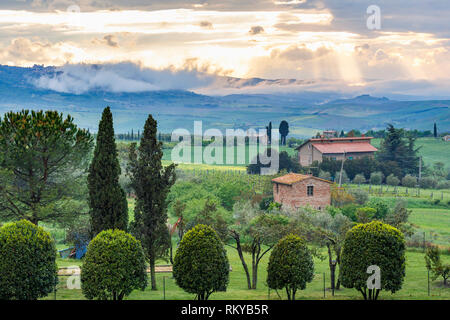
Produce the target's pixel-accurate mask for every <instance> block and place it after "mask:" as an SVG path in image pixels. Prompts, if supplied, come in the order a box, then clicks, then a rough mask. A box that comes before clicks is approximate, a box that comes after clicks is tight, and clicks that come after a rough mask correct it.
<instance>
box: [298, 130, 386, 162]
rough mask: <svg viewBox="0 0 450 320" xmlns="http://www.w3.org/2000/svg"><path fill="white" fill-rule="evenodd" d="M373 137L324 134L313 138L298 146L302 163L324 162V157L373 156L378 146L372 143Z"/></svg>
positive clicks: (337, 158)
mask: <svg viewBox="0 0 450 320" xmlns="http://www.w3.org/2000/svg"><path fill="white" fill-rule="evenodd" d="M371 139H373V138H372V137H346V138H336V137H330V136H329V135H322V136H321V137H319V138H311V139H309V140H307V141H305V142H304V143H303V144H301V145H300V146H299V147H297V148H296V150H297V151H298V160H299V162H300V165H302V166H304V167H307V166H310V165H311V164H312V163H313V162H314V161H318V162H322V160H323V159H324V158H329V159H332V160H343V159H348V160H352V159H357V158H362V157H366V156H369V157H373V155H374V153H375V151H378V149H377V148H375V147H374V146H372V145H371V143H370V140H371Z"/></svg>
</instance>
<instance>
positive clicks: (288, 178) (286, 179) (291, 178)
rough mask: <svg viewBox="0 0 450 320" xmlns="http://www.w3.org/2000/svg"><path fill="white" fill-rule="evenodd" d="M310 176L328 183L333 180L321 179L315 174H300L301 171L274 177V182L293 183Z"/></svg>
mask: <svg viewBox="0 0 450 320" xmlns="http://www.w3.org/2000/svg"><path fill="white" fill-rule="evenodd" d="M310 178H311V179H316V180H321V181H324V182H328V183H332V182H331V181H328V180H325V179H320V178H317V177H314V176H309V175H305V174H300V173H288V174H285V175H284V176H281V177H278V178H275V179H272V182H275V183H281V184H287V185H292V184H294V183H297V182H300V181H302V180H306V179H310Z"/></svg>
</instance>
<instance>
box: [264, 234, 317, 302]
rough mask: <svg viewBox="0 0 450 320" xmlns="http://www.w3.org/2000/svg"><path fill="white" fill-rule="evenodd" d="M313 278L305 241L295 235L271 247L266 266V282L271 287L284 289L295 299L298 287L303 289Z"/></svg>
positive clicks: (312, 268)
mask: <svg viewBox="0 0 450 320" xmlns="http://www.w3.org/2000/svg"><path fill="white" fill-rule="evenodd" d="M313 278H314V262H313V258H312V255H311V252H310V251H309V249H308V247H307V246H306V243H305V241H304V240H303V239H302V238H300V237H298V236H295V235H292V234H291V235H288V236H286V237H284V238H283V239H281V240H280V241H279V242H278V243H277V244H276V245H275V247H274V248H273V251H272V253H271V254H270V258H269V265H268V267H267V284H268V286H269V288H271V289H283V288H285V289H286V293H287V296H288V299H289V300H295V293H296V292H297V290H298V289H300V290H304V289H305V288H306V284H307V283H308V282H311V281H312V280H313Z"/></svg>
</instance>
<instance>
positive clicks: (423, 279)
mask: <svg viewBox="0 0 450 320" xmlns="http://www.w3.org/2000/svg"><path fill="white" fill-rule="evenodd" d="M227 255H228V259H229V261H230V265H231V267H232V271H231V272H230V282H229V285H228V288H227V291H226V292H218V293H214V294H213V295H212V296H211V299H222V300H224V299H226V300H266V299H271V300H278V299H280V297H281V298H282V299H286V294H285V292H284V291H279V292H278V293H279V294H280V297H279V296H278V295H277V293H276V292H275V291H273V290H272V291H270V296H269V291H268V288H267V285H266V283H265V281H266V277H267V271H266V267H267V263H268V258H269V256H268V255H266V256H265V257H264V258H263V259H262V261H261V263H260V267H259V273H258V287H257V289H256V290H248V289H247V287H246V278H245V273H244V270H243V267H242V265H241V262H240V260H239V257H238V254H237V253H236V250H234V249H232V248H227ZM406 257H407V265H406V277H405V281H404V284H403V288H402V289H401V290H400V291H398V292H396V293H395V294H391V293H390V292H383V291H382V292H381V294H380V299H386V300H389V299H398V300H400V299H402V300H408V299H433V300H434V299H446V300H448V299H450V289H449V288H443V287H442V286H440V284H439V282H440V281H439V280H436V281H434V282H432V283H431V295H430V296H428V292H427V269H426V267H425V261H424V254H423V253H420V252H413V251H408V252H407V255H406ZM443 258H444V259H445V261H449V262H450V257H449V256H443ZM246 259H247V261H250V260H249V259H250V257H249V256H247V257H246ZM314 263H315V277H314V280H313V281H312V282H311V283H310V284H308V286H307V288H306V289H305V290H304V291H299V292H298V294H297V299H298V300H303V299H314V300H320V299H362V296H361V294H360V293H359V292H357V291H356V290H355V289H346V288H342V289H341V290H339V291H336V294H335V296H334V297H332V295H331V291H330V290H329V287H330V284H329V269H328V262H327V261H326V260H324V261H320V260H319V259H317V258H316V259H315V260H314ZM58 264H59V265H60V266H73V265H77V264H79V262H78V263H73V262H72V260H71V261H70V262H68V261H64V260H63V259H58ZM160 264H166V262H164V261H160ZM324 274H325V298H324V290H323V289H324V283H323V279H324ZM163 278H165V279H163ZM67 279H68V277H67V276H63V277H60V283H59V285H58V290H57V292H56V298H57V299H84V297H83V295H82V292H81V290H76V289H72V290H69V289H67V286H66V282H67ZM163 281H165V285H166V286H165V298H166V299H167V300H180V299H185V300H192V299H194V295H192V294H188V293H185V292H184V291H183V290H181V289H180V288H178V287H177V286H176V284H175V280H174V279H173V278H172V274H171V273H158V274H157V282H158V289H159V290H157V291H152V290H151V289H150V288H149V287H147V288H146V290H145V291H138V290H137V291H134V292H133V293H132V294H131V295H130V296H129V297H128V299H133V300H163V299H164V290H163ZM54 298H55V296H54V294H50V295H49V296H48V297H47V298H46V299H48V300H51V299H54Z"/></svg>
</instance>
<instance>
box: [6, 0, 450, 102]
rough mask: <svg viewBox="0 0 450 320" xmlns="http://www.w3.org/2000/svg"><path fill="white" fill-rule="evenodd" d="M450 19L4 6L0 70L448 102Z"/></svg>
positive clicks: (34, 0)
mask: <svg viewBox="0 0 450 320" xmlns="http://www.w3.org/2000/svg"><path fill="white" fill-rule="evenodd" d="M373 6H376V7H375V9H379V11H376V10H375V11H373ZM371 8H372V9H371ZM378 12H379V15H377V13H378ZM449 16H450V3H448V1H447V0H420V1H419V0H395V1H393V0H379V1H376V0H370V1H366V0H358V1H354V0H230V1H217V0H206V1H201V0H193V1H181V0H153V1H144V0H127V1H119V0H106V1H100V0H78V1H77V0H73V1H72V0H2V1H1V2H0V64H6V65H14V66H33V65H34V64H42V65H46V66H49V65H54V66H61V68H62V70H68V71H70V70H72V71H73V72H75V71H74V70H78V71H77V73H78V74H80V73H83V72H85V65H83V64H100V65H103V66H104V69H103V70H104V71H105V70H106V71H105V72H106V73H108V72H110V73H113V74H114V75H116V76H118V77H119V78H123V77H128V78H129V77H130V71H126V70H125V69H126V68H125V67H124V66H127V65H132V69H133V71H132V72H131V73H132V76H133V77H135V76H136V74H138V73H139V72H140V71H143V72H146V74H148V72H149V70H150V71H152V72H153V71H156V72H158V71H160V72H161V74H162V76H164V77H166V78H164V79H165V81H166V82H168V83H166V84H165V86H164V88H170V80H168V79H167V76H168V73H169V75H173V79H174V80H173V81H174V83H175V82H176V83H179V82H180V81H184V82H185V81H191V80H190V79H192V78H189V77H188V78H186V74H188V75H189V74H192V73H194V74H196V76H195V77H194V78H193V80H192V81H193V82H194V84H193V85H192V86H189V87H190V89H193V90H196V89H197V91H202V90H203V91H204V92H215V93H220V92H221V91H223V90H225V89H224V85H223V82H220V81H215V82H214V81H212V82H211V81H209V80H210V79H211V77H212V78H214V79H223V77H237V78H254V77H257V78H264V79H298V80H302V81H305V82H307V83H309V85H308V86H306V87H305V85H302V86H303V88H307V89H316V90H337V89H339V90H341V91H344V92H361V93H364V92H367V93H372V94H384V93H394V94H404V95H415V94H417V95H426V96H435V97H441V96H450V92H449V90H448V88H450V86H449V85H450V63H449V61H450V19H449V18H448V17H449ZM377 19H378V20H377ZM377 21H379V24H377V23H376V22H377ZM115 65H119V67H117V66H115ZM77 66H79V68H78V69H77ZM136 70H138V71H136ZM124 73H125V74H124ZM179 76H181V77H179ZM205 77H206V80H205ZM169 78H170V77H169ZM72 79H73V77H72ZM180 79H181V80H180ZM45 80H46V79H43V81H41V83H40V85H42V86H53V87H54V88H66V87H67V84H66V83H56V84H55V83H51V81H45ZM66 80H67V79H66ZM131 80H133V81H134V80H135V79H131ZM60 81H63V80H60ZM82 81H84V80H82ZM86 81H87V80H86ZM144 82H145V81H144ZM197 83H198V85H197ZM205 83H206V84H205ZM212 83H214V85H212ZM144 84H145V83H144ZM174 86H175V85H174ZM298 86H299V85H297V84H296V85H295V86H293V87H298ZM81 87H83V86H81ZM88 87H89V84H86V88H88ZM119 87H120V85H119ZM136 87H137V88H138V89H137V90H141V89H142V90H151V89H152V88H157V87H158V86H153V87H152V83H146V85H143V86H142V83H136ZM288 87H289V88H290V89H292V86H288ZM205 88H206V89H205ZM232 89H233V88H232ZM234 89H236V88H234ZM254 89H255V88H254ZM266 89H267V88H266V87H262V88H259V90H260V91H263V90H266ZM208 90H209V91H208ZM227 90H228V91H227V93H228V92H230V90H231V89H230V88H228V89H227ZM255 90H256V89H255Z"/></svg>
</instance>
